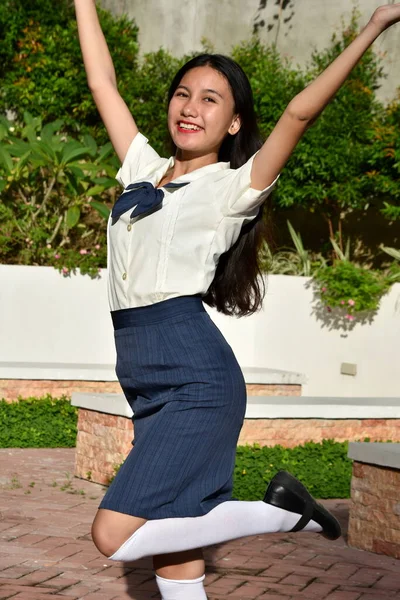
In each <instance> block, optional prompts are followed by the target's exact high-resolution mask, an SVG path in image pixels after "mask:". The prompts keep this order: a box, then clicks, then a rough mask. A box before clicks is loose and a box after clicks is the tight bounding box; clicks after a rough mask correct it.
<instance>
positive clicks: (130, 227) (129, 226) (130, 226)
mask: <svg viewBox="0 0 400 600" xmlns="http://www.w3.org/2000/svg"><path fill="white" fill-rule="evenodd" d="M131 229H132V225H131V224H130V223H129V225H128V227H127V230H128V231H130V230H131Z"/></svg>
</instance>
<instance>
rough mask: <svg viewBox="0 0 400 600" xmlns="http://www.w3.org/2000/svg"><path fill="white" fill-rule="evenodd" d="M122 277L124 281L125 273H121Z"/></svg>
mask: <svg viewBox="0 0 400 600" xmlns="http://www.w3.org/2000/svg"><path fill="white" fill-rule="evenodd" d="M122 279H123V280H124V281H125V279H126V273H122Z"/></svg>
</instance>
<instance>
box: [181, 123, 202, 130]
mask: <svg viewBox="0 0 400 600" xmlns="http://www.w3.org/2000/svg"><path fill="white" fill-rule="evenodd" d="M179 127H181V128H182V129H193V130H194V131H200V127H197V125H190V124H189V123H179Z"/></svg>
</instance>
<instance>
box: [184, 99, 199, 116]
mask: <svg viewBox="0 0 400 600" xmlns="http://www.w3.org/2000/svg"><path fill="white" fill-rule="evenodd" d="M182 114H183V116H184V117H193V118H195V117H197V116H198V114H199V111H198V108H197V103H196V102H195V100H194V98H188V99H187V101H186V102H185V104H184V105H183V107H182Z"/></svg>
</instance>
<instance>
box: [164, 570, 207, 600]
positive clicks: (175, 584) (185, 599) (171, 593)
mask: <svg viewBox="0 0 400 600" xmlns="http://www.w3.org/2000/svg"><path fill="white" fill-rule="evenodd" d="M204 578H205V575H203V576H202V577H199V578H198V579H182V580H175V579H164V577H160V576H159V575H156V581H157V585H158V589H159V590H160V594H161V600H207V596H206V592H205V589H204V585H203V581H204Z"/></svg>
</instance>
